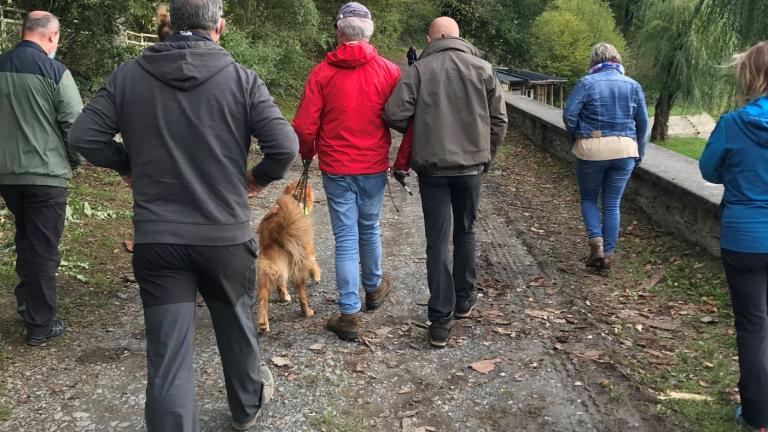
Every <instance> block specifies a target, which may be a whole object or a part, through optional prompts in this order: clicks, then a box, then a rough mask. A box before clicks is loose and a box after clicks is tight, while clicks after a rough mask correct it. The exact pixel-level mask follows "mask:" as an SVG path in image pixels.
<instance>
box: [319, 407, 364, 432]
mask: <svg viewBox="0 0 768 432" xmlns="http://www.w3.org/2000/svg"><path fill="white" fill-rule="evenodd" d="M311 423H312V426H314V427H316V428H317V429H320V430H322V431H325V432H360V431H362V430H363V428H362V425H361V422H360V421H359V420H354V419H351V418H348V417H346V416H339V415H337V414H334V413H332V412H329V411H326V412H324V413H323V414H322V415H320V416H318V417H315V418H314V419H313V420H312V421H311Z"/></svg>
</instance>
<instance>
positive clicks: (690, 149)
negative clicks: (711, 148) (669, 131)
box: [656, 137, 707, 160]
mask: <svg viewBox="0 0 768 432" xmlns="http://www.w3.org/2000/svg"><path fill="white" fill-rule="evenodd" d="M656 144H658V145H660V146H662V147H664V148H667V149H669V150H672V151H673V152H676V153H680V154H681V155H685V156H688V157H689V158H691V159H696V160H699V158H700V157H701V153H702V152H703V151H704V146H706V145H707V140H705V139H704V138H693V137H691V138H688V137H669V138H667V140H666V141H661V142H658V143H656Z"/></svg>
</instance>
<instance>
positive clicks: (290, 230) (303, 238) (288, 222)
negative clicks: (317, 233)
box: [260, 195, 313, 274]
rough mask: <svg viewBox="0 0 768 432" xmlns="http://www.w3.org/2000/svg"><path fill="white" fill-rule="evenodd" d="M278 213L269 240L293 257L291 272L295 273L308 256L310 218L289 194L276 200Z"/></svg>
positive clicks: (310, 236)
mask: <svg viewBox="0 0 768 432" xmlns="http://www.w3.org/2000/svg"><path fill="white" fill-rule="evenodd" d="M277 207H278V214H279V215H280V217H277V218H276V220H275V222H276V224H275V226H274V230H273V232H271V233H260V234H261V235H264V234H266V235H269V236H270V237H271V240H272V241H273V242H274V243H276V244H278V245H280V246H281V247H282V248H283V249H284V250H285V251H286V252H288V254H289V255H290V256H291V257H293V259H292V260H291V266H292V267H296V268H292V269H291V270H292V273H293V274H297V272H298V271H299V270H300V268H301V267H302V266H303V265H304V263H305V262H306V260H307V259H308V258H309V256H308V254H307V249H306V245H307V244H308V243H309V242H310V241H312V236H313V232H312V231H313V230H312V220H311V219H310V218H308V217H305V216H304V212H303V211H302V210H301V207H300V206H299V203H298V202H297V201H296V200H295V199H294V198H293V197H292V196H290V195H281V196H280V198H278V200H277Z"/></svg>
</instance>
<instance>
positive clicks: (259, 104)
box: [69, 34, 298, 246]
mask: <svg viewBox="0 0 768 432" xmlns="http://www.w3.org/2000/svg"><path fill="white" fill-rule="evenodd" d="M117 133H120V134H121V135H122V137H123V142H124V144H120V143H118V142H115V141H114V140H113V138H114V136H115V134H117ZM251 137H255V138H257V139H258V141H259V146H260V147H261V151H262V153H263V155H264V158H263V160H262V161H261V163H259V164H258V165H257V166H256V167H255V168H254V169H253V176H254V178H255V179H256V182H257V183H259V184H260V185H262V186H266V185H267V184H269V183H270V182H272V181H273V180H276V179H280V178H282V177H283V176H284V175H285V173H286V172H287V170H288V167H289V165H290V164H291V162H292V161H293V160H294V158H295V156H296V153H297V151H298V140H297V138H296V134H295V133H294V131H293V128H291V126H290V124H289V123H288V122H287V121H286V120H285V118H284V117H283V115H282V114H281V113H280V110H279V109H278V108H277V106H276V105H275V104H274V101H273V98H272V97H271V96H270V94H269V92H268V91H267V88H266V86H265V85H264V82H263V81H262V80H261V79H260V78H259V77H257V76H256V74H255V73H254V72H253V71H250V70H248V69H246V68H244V67H243V66H241V65H240V64H238V63H236V62H235V61H234V59H233V58H232V56H231V55H230V54H229V53H227V52H226V51H225V50H224V49H223V48H221V47H219V46H218V45H216V44H215V43H213V42H211V41H210V40H209V39H207V38H206V37H204V36H200V35H191V36H189V35H188V36H182V35H178V34H177V35H174V36H172V37H171V38H169V39H168V40H167V41H166V42H163V43H159V44H156V45H154V46H152V47H149V48H147V49H146V50H145V51H144V53H143V54H142V55H141V56H140V57H139V58H138V59H136V60H132V61H129V62H127V63H124V64H123V65H121V66H120V67H118V68H117V69H116V70H115V71H114V72H113V73H112V74H111V75H110V76H109V78H107V80H106V82H105V84H104V87H103V88H101V90H99V92H98V93H97V94H96V96H95V97H94V98H93V99H92V100H91V102H90V103H89V104H88V105H87V106H86V108H85V109H84V110H83V113H82V115H81V116H80V117H79V118H78V120H77V121H76V122H75V125H74V126H73V128H72V130H71V132H70V138H69V139H70V141H71V142H72V143H74V144H75V145H76V146H77V149H78V151H79V152H80V154H82V155H83V157H85V158H86V159H87V160H89V161H90V162H91V163H93V164H94V165H97V166H101V167H106V168H112V169H114V170H116V171H117V172H118V173H120V174H121V175H131V176H132V177H133V196H134V228H135V242H136V243H137V244H138V243H169V244H185V245H205V246H223V245H233V244H239V243H244V242H246V241H248V240H250V239H251V238H252V237H253V231H252V230H251V227H250V215H251V214H250V210H249V207H248V197H247V187H246V169H247V168H246V166H247V156H248V151H249V149H250V146H251Z"/></svg>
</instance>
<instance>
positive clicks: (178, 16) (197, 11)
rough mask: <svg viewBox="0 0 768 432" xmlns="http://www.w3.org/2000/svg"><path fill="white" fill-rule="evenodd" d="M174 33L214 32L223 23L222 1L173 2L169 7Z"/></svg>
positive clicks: (173, 0) (191, 0) (175, 0)
mask: <svg viewBox="0 0 768 432" xmlns="http://www.w3.org/2000/svg"><path fill="white" fill-rule="evenodd" d="M168 9H169V10H168V12H169V14H170V16H171V26H172V27H173V30H174V31H192V30H199V31H209V32H210V31H213V30H216V27H218V25H219V21H221V14H222V12H223V10H224V6H223V4H222V0H171V1H170V4H169V5H168Z"/></svg>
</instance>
